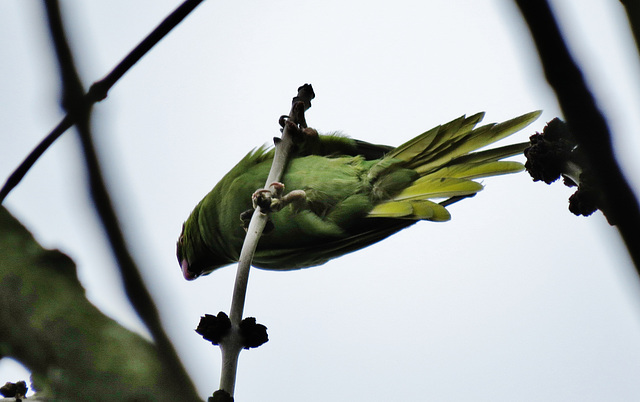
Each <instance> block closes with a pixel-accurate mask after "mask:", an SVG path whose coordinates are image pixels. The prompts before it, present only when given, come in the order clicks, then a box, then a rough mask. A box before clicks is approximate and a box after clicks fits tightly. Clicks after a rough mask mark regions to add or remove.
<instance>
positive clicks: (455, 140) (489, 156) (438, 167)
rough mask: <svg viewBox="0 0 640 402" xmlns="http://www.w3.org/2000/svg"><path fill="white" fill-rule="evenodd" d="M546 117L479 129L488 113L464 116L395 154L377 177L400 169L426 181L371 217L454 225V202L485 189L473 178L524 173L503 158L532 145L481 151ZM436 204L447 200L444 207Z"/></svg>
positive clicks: (532, 115) (376, 170)
mask: <svg viewBox="0 0 640 402" xmlns="http://www.w3.org/2000/svg"><path fill="white" fill-rule="evenodd" d="M540 113H541V112H540V111H536V112H531V113H527V114H525V115H522V116H520V117H516V118H514V119H511V120H508V121H506V122H504V123H499V124H487V125H484V126H481V127H477V128H475V126H476V125H477V124H478V123H479V122H480V121H481V120H482V118H483V117H484V113H477V114H475V115H473V116H471V117H465V116H462V117H460V118H458V119H456V120H453V121H451V122H449V123H447V124H444V125H441V126H438V127H436V128H433V129H431V130H429V131H427V132H425V133H423V134H421V135H419V136H418V137H416V138H414V139H412V140H410V141H408V142H406V143H404V144H402V145H400V146H399V147H397V148H395V149H393V150H392V151H391V152H389V153H388V154H387V155H386V156H385V158H384V159H383V160H382V161H380V163H379V166H377V167H375V166H374V168H373V169H372V172H374V174H381V173H382V172H383V171H384V170H386V169H388V168H390V167H391V166H398V165H400V166H401V167H402V168H409V169H413V170H415V171H416V172H417V173H418V174H419V176H420V177H419V178H418V179H416V180H415V181H413V182H412V183H411V185H409V186H408V187H407V188H405V189H403V190H402V191H400V192H398V193H397V194H395V195H394V196H393V197H391V199H389V200H386V201H384V202H381V203H379V204H377V205H376V206H375V207H374V208H373V210H372V211H371V212H370V213H369V216H370V217H381V218H385V217H386V218H400V219H411V220H419V219H425V220H431V221H447V220H449V219H450V218H451V216H450V214H449V212H448V211H447V209H446V208H445V205H449V204H451V202H447V201H448V200H451V199H452V198H453V199H459V198H461V197H462V198H464V197H469V196H473V195H475V194H476V193H477V192H478V191H480V190H482V188H483V186H482V185H481V184H480V183H478V182H475V181H473V179H478V178H483V177H489V176H495V175H501V174H507V173H515V172H519V171H521V170H523V168H524V167H523V166H522V164H521V163H519V162H514V161H502V160H501V159H504V158H507V157H510V156H514V155H517V154H520V153H522V151H523V150H524V148H525V147H526V146H527V145H528V143H520V144H513V145H507V146H503V147H498V148H492V149H488V150H485V151H477V150H478V149H480V148H482V147H485V146H487V145H489V144H492V143H494V142H496V141H498V140H501V139H503V138H505V137H507V136H509V135H511V134H513V133H515V132H517V131H519V130H521V129H523V128H524V127H526V126H528V125H529V124H531V123H532V122H533V121H534V120H536V119H537V118H538V116H540ZM432 199H445V201H444V202H442V203H441V204H438V203H436V202H433V201H431V200H432ZM443 204H444V205H443Z"/></svg>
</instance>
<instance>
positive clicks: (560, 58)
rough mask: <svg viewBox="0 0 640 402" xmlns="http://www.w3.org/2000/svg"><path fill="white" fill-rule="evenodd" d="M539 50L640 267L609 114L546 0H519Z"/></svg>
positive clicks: (632, 200)
mask: <svg viewBox="0 0 640 402" xmlns="http://www.w3.org/2000/svg"><path fill="white" fill-rule="evenodd" d="M516 4H517V5H518V7H519V8H520V11H521V12H522V15H523V16H524V19H525V21H526V22H527V24H528V25H529V29H530V31H531V35H532V37H533V39H534V41H535V44H536V47H537V49H538V54H539V56H540V60H541V62H542V66H543V68H544V72H545V75H546V78H547V81H548V82H549V84H550V85H551V87H552V88H553V89H554V91H555V92H556V96H557V97H558V101H559V102H560V106H561V108H562V111H563V114H564V116H565V118H566V120H567V124H568V125H569V128H570V130H571V132H572V133H573V134H574V135H575V137H576V138H577V140H578V143H579V144H580V146H581V147H582V148H583V149H584V151H585V154H586V155H587V158H588V159H589V164H590V165H591V167H592V168H593V169H592V170H593V171H594V172H595V173H596V174H597V177H596V180H597V186H598V188H599V189H600V191H601V193H602V195H603V197H605V199H606V201H605V203H606V204H607V206H608V207H607V208H606V210H605V209H604V208H603V213H604V214H605V216H606V217H607V219H608V220H609V222H610V223H611V224H613V225H616V226H617V228H618V231H619V232H620V235H621V236H622V238H623V240H624V242H625V244H626V246H627V249H628V250H629V254H630V255H631V258H632V260H633V262H634V264H635V266H636V269H637V270H638V271H639V272H640V210H639V208H638V201H637V199H636V197H635V195H634V193H633V191H632V190H631V187H630V186H629V184H628V183H627V181H626V179H625V177H624V175H623V174H622V172H621V170H620V167H619V166H618V163H617V161H616V159H615V156H614V153H613V147H612V145H611V135H610V133H609V128H608V126H607V123H606V121H605V118H604V116H603V115H602V114H601V113H600V111H599V110H598V107H597V106H596V101H595V99H594V97H593V95H592V94H591V92H590V91H589V89H588V88H587V85H586V83H585V81H584V78H583V76H582V72H581V71H580V69H579V67H578V66H577V65H576V63H575V62H574V60H573V59H572V57H571V55H570V53H569V50H568V49H567V46H566V44H565V42H564V40H563V38H562V35H561V33H560V30H559V28H558V25H557V23H556V20H555V18H554V16H553V14H552V12H551V9H550V8H549V5H548V3H547V2H546V1H528V0H516Z"/></svg>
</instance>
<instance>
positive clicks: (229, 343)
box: [220, 84, 315, 396]
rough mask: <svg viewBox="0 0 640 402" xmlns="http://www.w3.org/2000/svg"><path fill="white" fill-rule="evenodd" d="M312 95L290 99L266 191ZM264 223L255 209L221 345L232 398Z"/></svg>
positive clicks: (306, 90)
mask: <svg viewBox="0 0 640 402" xmlns="http://www.w3.org/2000/svg"><path fill="white" fill-rule="evenodd" d="M314 96H315V95H314V93H313V89H312V88H311V85H309V84H306V85H303V86H301V87H300V88H298V95H297V96H296V97H295V98H293V104H292V106H291V112H290V113H289V119H288V120H287V121H286V122H285V124H284V128H283V130H282V137H281V138H280V139H279V140H277V141H275V143H276V148H275V155H274V158H273V163H272V165H271V170H270V171H269V176H268V178H267V181H266V183H265V188H269V187H270V186H271V184H272V183H275V182H278V181H280V180H281V179H282V176H283V174H284V171H285V169H286V166H287V163H288V160H289V155H290V152H291V149H292V148H293V138H292V134H293V131H295V130H296V129H297V126H302V127H306V121H305V119H304V111H305V110H306V109H308V108H309V107H311V99H313V97H314ZM266 223H267V215H266V214H265V213H263V212H262V210H261V208H260V207H259V206H258V207H257V208H256V209H255V211H254V213H253V216H252V217H251V222H250V223H249V228H248V229H247V235H246V236H245V239H244V244H243V245H242V251H241V252H240V261H239V263H238V271H237V273H236V281H235V286H234V289H233V298H232V301H231V312H230V314H229V318H230V319H231V332H230V334H229V335H228V336H227V337H225V338H224V340H223V342H222V343H221V344H220V347H221V349H222V371H221V373H220V389H221V390H224V391H226V392H228V393H229V394H230V395H232V396H233V392H234V388H235V381H236V372H237V369H238V356H239V354H240V351H241V350H242V348H243V344H242V338H241V336H240V322H241V321H242V312H243V310H244V302H245V298H246V294H247V284H248V281H249V271H250V268H251V261H252V260H253V255H254V254H255V250H256V247H257V246H258V241H259V240H260V236H261V234H262V231H263V230H264V227H265V225H266Z"/></svg>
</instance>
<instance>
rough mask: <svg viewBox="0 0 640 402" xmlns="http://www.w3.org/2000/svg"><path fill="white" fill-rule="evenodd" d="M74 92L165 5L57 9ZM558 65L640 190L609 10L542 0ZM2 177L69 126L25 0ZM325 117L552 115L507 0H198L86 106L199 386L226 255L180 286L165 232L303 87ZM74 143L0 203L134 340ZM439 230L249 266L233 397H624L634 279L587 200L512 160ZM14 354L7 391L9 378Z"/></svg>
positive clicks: (389, 136)
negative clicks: (287, 262) (555, 27)
mask: <svg viewBox="0 0 640 402" xmlns="http://www.w3.org/2000/svg"><path fill="white" fill-rule="evenodd" d="M63 3H64V10H63V11H64V16H65V17H66V21H67V30H68V33H69V36H70V37H71V39H72V44H73V47H74V51H75V56H76V61H77V63H78V64H79V66H80V68H81V73H82V78H83V80H84V82H85V84H87V85H89V84H90V83H91V82H93V81H96V80H97V79H100V78H102V77H103V76H104V75H105V74H106V73H107V72H108V71H110V70H111V69H112V68H113V66H115V64H116V63H117V62H118V61H119V60H120V59H121V58H122V57H123V56H124V55H125V54H126V53H127V52H128V51H129V50H130V49H131V48H132V47H133V46H135V45H136V44H137V43H138V42H139V41H140V40H141V39H142V38H143V37H144V36H145V35H146V34H147V33H148V32H149V31H150V30H151V29H153V27H155V26H156V25H157V24H158V23H159V22H160V21H161V20H162V19H163V18H164V17H165V16H166V15H167V14H168V13H169V12H171V11H172V10H173V9H174V8H175V7H177V5H178V4H179V2H178V1H168V0H162V1H161V0H153V1H151V0H146V1H136V2H131V1H124V0H110V1H101V2H96V1H92V2H84V1H78V0H66V1H64V2H63ZM553 4H554V7H555V10H556V11H557V12H558V13H559V16H560V19H561V22H562V26H563V30H564V31H565V32H566V34H567V35H568V36H569V39H570V43H571V45H572V51H573V53H574V56H575V57H576V58H577V59H578V60H579V61H580V62H581V63H582V66H583V68H584V72H585V75H586V77H587V79H588V81H589V84H590V85H591V88H592V89H593V91H594V93H595V94H596V96H597V98H598V104H599V106H600V107H601V109H602V110H603V111H604V112H605V113H606V115H607V118H608V122H609V124H610V127H611V129H612V131H613V134H614V143H615V146H616V149H617V150H618V152H619V156H620V163H621V164H622V165H623V168H624V170H625V173H626V174H627V175H628V178H629V179H630V180H631V182H632V185H633V187H634V188H635V189H636V190H640V174H638V172H640V162H639V161H638V158H637V155H638V154H639V153H640V138H639V136H638V133H639V132H640V113H638V110H640V90H639V88H640V79H639V77H640V63H639V62H638V60H639V59H638V55H637V53H636V51H635V47H634V44H633V39H632V37H631V35H630V32H629V30H628V27H627V22H626V17H625V15H624V12H623V9H622V7H621V5H620V4H619V2H617V1H611V0H609V1H606V0H555V1H554V2H553ZM0 56H1V57H2V60H4V62H3V63H0V77H1V78H0V82H1V85H2V88H3V90H2V92H1V94H0V105H1V107H0V130H1V133H2V137H1V139H0V141H1V144H2V145H0V180H2V182H4V180H5V179H6V177H7V176H8V175H9V174H10V173H11V171H12V170H13V169H14V168H15V167H16V166H17V165H18V164H19V163H20V161H21V160H22V159H23V158H24V156H25V155H26V154H27V153H28V152H29V151H30V150H31V149H32V148H33V147H34V146H35V145H36V144H37V143H38V142H39V141H40V139H41V138H43V137H44V136H45V135H46V134H47V133H48V132H49V131H50V130H51V129H52V128H53V127H54V126H55V125H56V124H57V123H58V121H59V120H60V119H61V118H62V113H61V111H60V109H59V108H58V89H59V88H58V81H57V80H58V77H57V70H56V65H55V63H54V59H53V57H52V52H51V48H50V44H49V42H48V38H47V30H46V27H45V24H44V20H43V11H42V7H41V5H40V2H35V1H33V2H26V1H20V0H5V1H2V2H0ZM307 82H309V83H312V84H313V86H314V89H315V92H316V99H315V101H314V102H313V107H312V108H311V109H310V110H309V112H308V113H307V121H308V123H309V125H310V126H312V127H315V128H317V129H318V130H319V131H325V132H326V131H335V130H339V131H342V132H344V133H345V134H348V135H350V136H352V137H355V138H359V139H363V140H366V141H369V142H373V143H382V144H389V145H398V144H401V143H402V142H404V141H406V140H408V139H410V138H412V137H413V136H415V135H418V134H420V133H422V132H423V131H426V130H427V129H430V128H432V127H433V126H435V125H438V124H441V123H445V122H447V121H449V120H452V119H454V118H456V117H458V116H460V115H462V114H467V115H471V114H473V113H476V112H478V111H486V112H487V114H486V117H485V120H484V122H485V123H490V122H496V121H503V120H506V119H509V118H512V117H515V116H517V115H520V114H523V113H526V112H529V111H532V110H538V109H542V110H543V111H544V113H543V115H542V117H541V118H540V119H539V120H538V121H536V122H535V123H534V124H533V125H532V126H531V128H529V129H527V130H526V131H525V132H523V133H520V134H518V135H516V136H514V139H513V141H514V142H515V141H523V140H526V138H527V137H528V135H530V134H533V132H534V131H536V130H538V131H540V130H541V129H542V128H543V127H544V124H545V123H546V122H547V121H549V120H551V119H553V118H554V117H556V116H559V115H560V111H559V108H558V106H557V103H556V100H555V97H554V95H553V93H552V91H551V90H550V89H549V87H548V86H547V84H546V82H545V81H544V78H543V76H542V72H541V69H540V67H539V63H538V59H537V56H536V54H535V51H534V49H533V46H532V42H531V40H530V38H529V36H528V32H527V30H526V27H525V26H524V23H523V21H522V20H521V18H520V15H519V13H518V12H517V9H516V8H515V6H514V5H513V3H512V2H511V1H506V0H495V1H490V0H481V1H470V0H467V1H444V0H441V1H422V2H419V1H403V0H400V1H395V2H372V1H345V0H340V1H338V0H329V1H322V2H320V1H307V2H302V1H257V0H253V1H206V2H204V3H203V4H202V5H200V6H199V7H198V8H197V9H196V10H195V11H194V12H193V13H192V14H191V15H190V16H189V17H188V18H187V19H186V20H185V21H184V22H183V23H182V24H181V25H180V26H179V27H178V28H177V29H176V30H175V31H174V32H172V33H171V34H170V35H169V36H168V37H167V38H166V39H164V40H163V41H162V42H161V43H160V44H159V45H158V46H156V47H155V48H154V49H153V50H152V51H151V52H150V53H149V54H148V55H147V56H146V57H145V58H144V59H143V60H142V61H141V62H140V63H138V64H137V65H136V66H135V67H134V68H133V69H132V70H131V71H130V72H129V73H128V74H127V75H126V76H125V77H123V79H122V80H121V81H120V82H118V83H117V84H116V86H115V87H114V88H113V89H112V91H111V92H110V94H109V97H108V98H107V99H106V100H105V101H103V102H102V103H100V104H98V105H97V106H96V107H95V113H94V135H95V136H96V142H97V143H98V146H99V151H100V157H101V160H102V162H103V163H104V169H105V173H106V174H107V176H108V177H107V178H108V183H109V185H110V188H111V190H112V192H113V193H112V194H113V197H114V199H115V203H116V207H117V212H118V213H119V216H120V219H121V223H122V225H123V228H124V230H125V232H126V233H125V234H126V237H127V239H129V241H130V247H131V249H132V251H133V253H134V256H135V258H136V259H137V261H138V262H139V265H140V267H141V269H142V271H143V272H142V273H143V276H144V277H145V279H147V280H148V284H149V287H150V289H151V291H152V293H153V295H154V297H155V299H156V301H157V303H158V306H159V308H160V311H161V314H162V318H163V320H164V322H165V324H166V327H167V330H168V332H169V334H170V336H171V338H172V340H173V341H174V343H175V345H176V348H177V350H178V352H179V354H180V356H181V358H182V359H183V362H184V364H185V366H186V367H187V370H188V371H189V373H190V374H191V376H192V378H193V380H194V382H195V384H196V386H197V387H198V390H199V392H200V395H201V396H202V398H204V399H206V397H207V396H208V395H210V394H211V393H212V392H213V391H215V390H216V389H217V388H218V382H219V370H220V352H219V350H218V349H217V348H216V347H213V346H211V345H210V344H209V343H208V342H206V341H204V340H202V339H201V338H200V336H199V335H197V334H196V333H195V332H194V329H195V327H196V326H197V324H198V321H199V317H200V316H201V315H204V314H205V313H213V314H216V313H217V312H218V311H221V310H223V311H227V312H228V310H229V306H230V302H231V292H232V287H233V281H234V276H235V266H231V267H227V268H224V269H221V270H220V271H216V272H214V273H213V274H211V275H209V276H207V277H203V278H200V279H198V280H196V281H194V282H186V281H184V279H183V278H182V275H181V273H180V270H179V268H178V265H177V262H176V258H175V242H176V240H177V237H178V234H179V231H180V227H181V224H182V222H183V221H184V219H186V217H187V216H188V214H189V213H190V211H191V209H192V208H193V207H194V206H195V205H196V204H197V202H198V201H199V200H200V199H201V198H202V197H203V196H204V195H205V194H206V193H207V192H208V191H209V190H210V189H211V188H212V187H213V185H214V184H215V183H216V182H217V181H218V180H219V179H220V178H221V177H222V175H224V174H225V173H226V172H227V171H228V170H229V169H230V168H231V167H232V166H233V165H234V164H235V163H236V162H237V161H238V160H240V158H241V157H242V156H244V155H245V154H246V153H247V152H248V151H250V150H251V149H252V148H254V147H257V146H260V145H262V144H264V143H269V142H270V141H271V138H272V137H274V136H277V135H279V131H278V129H279V126H278V124H277V122H278V117H279V116H280V115H282V114H287V113H288V111H289V105H290V100H291V97H292V96H293V95H295V92H296V89H297V87H298V86H299V85H301V84H304V83H307ZM78 151H79V146H78V143H77V141H76V137H75V133H74V132H73V131H70V132H68V133H66V134H65V135H64V136H63V138H62V139H60V140H59V141H58V142H56V143H55V144H54V146H53V147H52V148H51V149H50V150H49V151H48V152H47V154H46V155H45V156H44V157H43V158H42V159H41V160H40V161H39V162H38V163H37V164H36V165H35V167H34V168H33V169H32V170H31V172H30V173H29V174H28V175H27V177H26V178H25V180H24V181H23V182H22V183H21V185H20V186H19V187H18V188H16V189H15V190H14V191H13V193H12V194H11V195H10V196H9V197H8V199H7V201H6V202H5V205H6V206H7V208H8V209H9V210H10V211H11V212H12V213H13V214H14V215H16V216H17V217H18V218H19V219H20V220H21V222H22V223H23V224H25V225H26V226H27V227H28V228H29V229H30V230H31V231H32V232H33V233H34V235H35V236H36V238H37V240H38V241H39V242H40V243H41V244H43V245H44V246H45V247H48V248H59V249H60V250H62V251H63V252H65V253H67V254H69V255H70V256H71V257H72V258H73V259H74V261H75V262H76V264H77V265H78V272H79V276H80V279H81V281H82V283H83V284H84V286H85V287H86V289H87V294H88V296H89V298H90V300H91V301H92V302H94V303H95V304H96V305H97V306H98V307H99V308H100V309H101V310H102V311H104V312H105V313H106V314H108V315H110V316H111V317H113V318H115V319H117V320H119V321H120V322H121V323H122V324H123V325H126V326H127V327H129V328H131V329H133V330H136V331H141V325H140V324H139V322H138V320H137V318H136V317H135V314H134V313H133V312H132V310H131V309H130V307H129V306H128V304H127V301H126V299H125V298H124V296H123V292H122V289H121V287H120V283H119V279H118V276H117V273H116V270H115V267H114V262H113V259H112V257H111V255H110V252H109V250H108V248H107V246H106V242H105V240H104V238H103V236H102V234H101V231H100V229H99V226H98V223H97V220H96V218H95V215H94V213H93V210H92V206H91V204H90V202H89V198H88V194H87V191H86V188H85V181H86V180H85V179H86V177H85V174H84V170H83V169H84V168H83V165H82V163H81V158H80V156H79V153H78ZM483 184H485V186H486V188H485V190H484V191H482V192H481V193H480V194H479V195H478V196H477V197H474V198H473V199H469V200H465V201H463V202H460V203H459V204H456V205H454V206H452V207H451V208H450V211H451V213H452V220H451V221H450V222H447V223H430V222H423V223H419V224H417V225H415V226H413V227H411V228H410V229H407V230H405V231H403V232H401V233H399V234H397V235H394V236H393V237H391V238H389V239H387V240H385V241H383V242H381V243H379V244H377V245H374V246H371V247H369V248H367V249H365V250H361V251H359V252H356V253H353V254H350V255H348V256H345V257H342V258H340V259H337V260H334V261H331V262H329V263H327V264H326V265H324V266H321V267H316V268H312V269H307V270H301V271H295V272H285V273H278V272H268V271H261V270H252V272H251V275H250V281H249V290H248V299H247V303H246V309H245V316H255V317H256V318H257V320H258V322H260V323H263V324H265V325H266V326H267V327H268V328H269V338H270V340H269V342H268V343H267V344H265V345H263V346H261V347H260V348H258V349H256V350H251V351H243V352H242V354H241V356H240V365H239V371H238V382H237V385H236V400H238V401H256V400H261V401H273V400H278V401H301V400H304V401H326V400H335V401H354V400H355V401H358V400H368V401H386V400H409V401H410V400H434V401H515V400H517V401H567V400H579V401H605V400H606V401H612V400H615V401H635V400H637V398H638V395H639V394H640V382H638V378H637V373H639V372H640V286H639V283H640V282H639V280H638V277H637V274H636V273H635V271H634V269H633V266H632V265H631V263H630V261H629V258H628V256H627V254H626V251H625V249H624V247H623V245H622V243H621V242H620V240H619V236H618V235H617V232H616V230H615V229H614V228H611V227H610V226H609V225H608V224H607V223H606V220H605V219H604V217H603V216H602V214H600V213H596V214H594V215H593V216H592V217H589V218H584V217H576V216H574V215H572V214H570V213H569V212H568V210H567V205H568V203H567V199H568V197H569V196H570V195H571V193H572V190H571V189H568V188H566V187H564V186H563V185H562V184H560V183H555V184H554V185H552V186H547V185H545V184H542V183H533V182H532V181H531V179H530V178H529V176H528V174H526V173H521V174H517V175H512V176H509V177H496V178H489V179H485V180H484V181H483ZM16 366H17V365H16V364H15V363H14V362H11V361H8V360H7V359H5V360H3V361H1V362H0V383H4V382H5V381H17V380H19V379H24V376H25V374H23V373H22V372H21V371H20V370H18V369H17V368H16Z"/></svg>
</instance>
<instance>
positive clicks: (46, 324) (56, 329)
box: [0, 207, 193, 401]
mask: <svg viewBox="0 0 640 402" xmlns="http://www.w3.org/2000/svg"><path fill="white" fill-rule="evenodd" d="M0 228H2V230H0V267H2V269H1V270H0V303H1V305H2V308H1V309H0V356H2V357H12V358H14V359H17V360H18V361H21V362H22V363H23V364H25V365H26V366H27V367H29V369H30V370H31V372H32V374H33V377H34V383H35V386H37V387H38V391H39V392H41V393H39V397H41V398H46V397H56V398H57V399H66V400H79V401H80V400H84V401H88V400H124V401H132V400H174V401H183V400H193V397H190V396H189V395H188V393H187V392H186V390H188V388H187V387H188V384H184V383H183V382H181V381H180V380H181V379H180V377H179V376H176V375H175V372H174V371H172V370H167V369H166V367H167V366H166V363H165V362H164V361H163V360H162V358H161V356H162V354H161V353H159V350H158V345H155V344H153V343H152V342H150V341H149V340H147V339H145V338H144V337H142V336H140V335H138V334H136V333H134V332H132V331H130V330H127V329H126V328H124V327H122V326H121V325H120V324H118V323H117V322H116V321H115V320H113V319H111V318H109V317H107V316H105V315H104V314H102V313H101V312H100V310H98V309H97V308H96V307H95V306H93V305H92V304H91V303H90V302H89V301H88V300H87V298H86V296H85V290H84V289H83V287H82V285H81V284H80V282H79V281H78V278H77V276H76V267H75V265H74V263H73V261H71V259H70V258H69V257H68V256H67V255H65V254H63V253H61V252H60V251H58V250H46V249H43V248H42V247H41V246H40V245H39V244H38V243H37V242H36V241H35V240H34V239H33V237H32V235H31V233H29V231H28V230H27V229H26V228H25V227H24V226H22V225H21V224H20V223H19V222H18V221H17V220H16V219H15V218H14V217H13V216H11V214H10V213H9V212H8V211H7V210H6V209H5V208H4V207H0ZM23 380H27V379H23ZM14 381H16V380H14ZM2 383H3V384H4V381H3V382H2Z"/></svg>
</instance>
